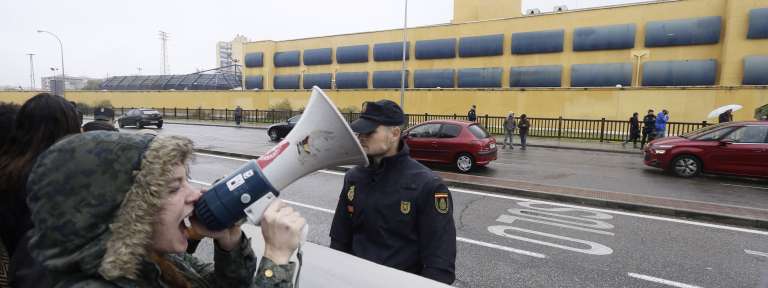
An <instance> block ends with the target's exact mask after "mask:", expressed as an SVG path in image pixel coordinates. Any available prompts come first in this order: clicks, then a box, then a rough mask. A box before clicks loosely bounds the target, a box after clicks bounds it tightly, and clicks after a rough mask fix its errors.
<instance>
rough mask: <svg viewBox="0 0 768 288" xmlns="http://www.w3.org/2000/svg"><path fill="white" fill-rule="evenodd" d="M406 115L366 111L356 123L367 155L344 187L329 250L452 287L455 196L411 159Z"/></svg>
mask: <svg viewBox="0 0 768 288" xmlns="http://www.w3.org/2000/svg"><path fill="white" fill-rule="evenodd" d="M404 122H405V117H404V115H403V110H402V109H400V107H399V106H398V105H397V104H395V103H394V102H392V101H389V100H381V101H377V102H367V103H365V104H364V108H363V111H362V113H361V115H360V119H358V120H356V121H355V122H353V123H352V125H351V126H352V130H353V131H355V133H358V135H359V136H358V138H359V139H360V144H361V145H362V146H363V149H364V150H365V153H366V154H367V155H368V158H369V160H370V163H371V164H370V165H369V166H368V167H360V166H358V167H355V168H353V169H352V170H349V172H347V174H346V175H345V177H344V186H343V188H342V191H341V195H340V196H339V203H338V205H337V207H336V213H335V215H334V217H333V223H332V224H331V233H330V236H331V248H333V249H336V250H339V251H343V252H346V253H349V254H353V255H356V256H358V257H361V258H364V259H366V260H369V261H373V262H375V263H378V264H382V265H386V266H389V267H392V268H396V269H400V270H403V271H407V272H411V273H414V274H418V275H421V276H424V277H427V278H431V279H433V280H436V281H440V282H443V283H447V284H451V283H453V281H454V280H455V278H456V275H455V273H454V267H455V261H456V226H455V224H454V220H453V202H452V200H451V199H452V198H451V192H450V191H449V190H448V187H446V186H445V184H443V181H442V179H440V177H438V176H437V175H435V174H434V173H433V172H432V171H431V170H430V169H428V168H426V167H424V166H423V165H421V164H420V163H418V162H416V161H415V160H413V159H412V158H411V157H410V156H409V154H408V153H409V152H408V151H409V150H408V146H407V145H406V144H405V143H404V142H403V141H402V139H401V138H400V133H401V128H400V126H401V125H403V123H404Z"/></svg>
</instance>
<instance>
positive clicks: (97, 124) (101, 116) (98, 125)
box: [83, 107, 119, 132]
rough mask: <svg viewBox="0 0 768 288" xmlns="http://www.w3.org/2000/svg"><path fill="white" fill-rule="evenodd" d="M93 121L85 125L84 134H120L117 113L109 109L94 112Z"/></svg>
mask: <svg viewBox="0 0 768 288" xmlns="http://www.w3.org/2000/svg"><path fill="white" fill-rule="evenodd" d="M93 119H94V120H93V121H91V122H88V123H86V124H85V125H83V132H88V131H97V130H103V131H114V132H118V131H119V130H117V128H115V125H114V124H112V123H114V122H115V111H114V110H112V109H111V108H108V107H99V108H96V109H94V110H93Z"/></svg>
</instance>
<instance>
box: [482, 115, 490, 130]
mask: <svg viewBox="0 0 768 288" xmlns="http://www.w3.org/2000/svg"><path fill="white" fill-rule="evenodd" d="M483 126H484V127H485V129H488V127H490V126H488V114H485V125H483Z"/></svg>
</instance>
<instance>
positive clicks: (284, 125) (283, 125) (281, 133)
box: [267, 114, 301, 141]
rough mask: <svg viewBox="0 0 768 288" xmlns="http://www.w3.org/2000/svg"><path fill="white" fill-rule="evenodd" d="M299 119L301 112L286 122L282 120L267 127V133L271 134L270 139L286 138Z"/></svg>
mask: <svg viewBox="0 0 768 288" xmlns="http://www.w3.org/2000/svg"><path fill="white" fill-rule="evenodd" d="M299 119H301V114H299V115H296V116H293V117H291V118H290V119H288V120H287V121H285V122H280V123H277V124H272V125H271V126H269V128H267V135H268V136H269V140H272V141H277V140H280V139H283V138H285V136H286V135H288V133H291V130H293V127H294V126H296V123H298V122H299Z"/></svg>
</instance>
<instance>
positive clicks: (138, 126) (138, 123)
mask: <svg viewBox="0 0 768 288" xmlns="http://www.w3.org/2000/svg"><path fill="white" fill-rule="evenodd" d="M136 128H139V129H144V124H142V123H141V121H139V122H136Z"/></svg>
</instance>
